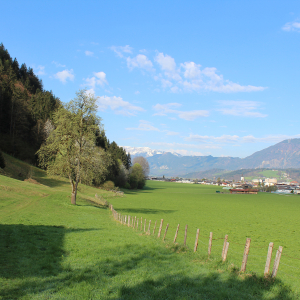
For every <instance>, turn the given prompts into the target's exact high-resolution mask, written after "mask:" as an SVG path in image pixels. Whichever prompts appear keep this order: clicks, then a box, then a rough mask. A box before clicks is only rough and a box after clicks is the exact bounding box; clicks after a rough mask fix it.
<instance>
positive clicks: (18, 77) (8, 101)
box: [0, 44, 61, 163]
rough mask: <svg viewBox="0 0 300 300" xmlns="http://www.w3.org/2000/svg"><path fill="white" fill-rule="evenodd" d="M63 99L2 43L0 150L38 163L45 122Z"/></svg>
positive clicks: (0, 50)
mask: <svg viewBox="0 0 300 300" xmlns="http://www.w3.org/2000/svg"><path fill="white" fill-rule="evenodd" d="M60 105H61V103H60V100H59V99H58V98H57V97H55V96H54V95H53V93H52V91H46V90H44V89H43V83H42V81H41V80H40V79H39V78H38V77H37V76H36V75H35V74H34V72H33V70H32V68H27V66H26V64H25V63H23V64H22V65H21V66H19V62H18V61H17V59H16V58H15V59H12V57H11V56H10V54H9V53H8V51H7V50H6V49H5V48H4V45H3V44H0V140H1V149H2V150H3V151H5V152H7V153H9V154H11V155H13V156H15V157H18V158H20V159H22V160H26V161H28V162H30V163H36V156H35V153H36V151H37V150H38V149H39V148H40V146H41V144H42V142H43V140H44V139H45V131H44V127H45V123H46V122H47V120H48V119H51V116H52V114H53V112H54V111H55V109H56V108H57V107H58V106H60Z"/></svg>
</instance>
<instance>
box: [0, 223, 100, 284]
mask: <svg viewBox="0 0 300 300" xmlns="http://www.w3.org/2000/svg"><path fill="white" fill-rule="evenodd" d="M91 230H100V229H98V228H97V229H94V228H88V229H81V228H68V229H66V228H65V227H63V226H43V225H22V224H17V225H3V224H0V241H1V243H0V277H2V278H7V279H14V278H24V277H32V276H41V277H44V276H50V275H51V276H53V275H58V274H59V273H60V272H62V271H63V269H62V267H61V262H62V259H63V257H64V256H65V255H67V254H68V253H66V251H65V250H64V237H65V234H67V233H70V232H78V231H91Z"/></svg>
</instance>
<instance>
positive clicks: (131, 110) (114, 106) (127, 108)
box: [97, 96, 144, 116]
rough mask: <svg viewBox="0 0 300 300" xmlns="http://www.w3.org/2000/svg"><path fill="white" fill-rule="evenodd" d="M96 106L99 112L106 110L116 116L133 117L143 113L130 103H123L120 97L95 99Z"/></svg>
mask: <svg viewBox="0 0 300 300" xmlns="http://www.w3.org/2000/svg"><path fill="white" fill-rule="evenodd" d="M97 105H98V109H99V110H100V111H105V110H107V109H108V108H110V109H111V110H113V111H114V112H115V113H116V114H119V115H124V116H135V115H136V114H137V113H138V112H141V111H144V109H143V108H141V107H138V106H134V105H132V104H131V103H129V102H127V101H124V100H123V99H122V98H121V97H116V96H113V97H108V96H101V97H97Z"/></svg>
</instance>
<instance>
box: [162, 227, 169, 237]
mask: <svg viewBox="0 0 300 300" xmlns="http://www.w3.org/2000/svg"><path fill="white" fill-rule="evenodd" d="M168 228H169V224H167V227H166V230H165V234H164V238H163V241H164V240H165V238H166V235H167V231H168Z"/></svg>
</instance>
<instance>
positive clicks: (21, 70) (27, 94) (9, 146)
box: [0, 43, 131, 186]
mask: <svg viewBox="0 0 300 300" xmlns="http://www.w3.org/2000/svg"><path fill="white" fill-rule="evenodd" d="M60 107H62V103H61V101H60V99H59V98H57V97H56V96H55V95H54V94H53V92H52V91H46V90H44V88H43V83H42V80H41V79H39V78H38V76H36V75H35V74H34V72H33V69H32V68H30V67H29V68H28V67H27V66H26V64H25V63H23V64H22V65H21V66H20V65H19V63H18V61H17V59H16V58H15V59H12V57H11V56H10V54H9V52H8V50H7V49H5V47H4V45H3V44H2V43H1V44H0V151H1V150H2V151H4V152H6V153H8V154H10V155H12V156H14V157H17V158H19V159H21V160H23V161H26V162H28V163H30V164H33V165H38V157H37V155H36V152H37V151H38V150H39V149H40V147H41V145H42V144H43V143H44V142H45V140H46V139H47V137H48V136H49V133H50V132H51V131H52V130H53V125H52V124H53V116H54V113H55V112H56V111H57V110H58V108H60ZM96 145H97V146H98V147H101V148H102V149H104V151H105V152H106V153H107V155H108V157H109V162H110V163H109V164H108V169H107V172H106V173H105V174H106V175H105V178H103V177H101V179H99V180H97V184H99V183H101V182H103V181H107V180H110V181H113V182H114V183H115V184H116V185H118V186H122V185H125V183H126V182H127V180H128V179H127V177H128V172H129V169H130V167H131V158H130V154H127V153H126V151H125V149H123V148H122V147H119V146H118V145H117V143H115V142H112V143H110V141H109V139H108V138H107V137H106V135H105V132H104V131H101V132H97V134H96ZM0 157H1V158H2V156H1V154H0ZM2 161H3V163H2ZM4 165H5V163H4V160H2V159H1V165H0V168H1V166H2V167H3V166H4ZM125 181H126V182H125Z"/></svg>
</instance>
